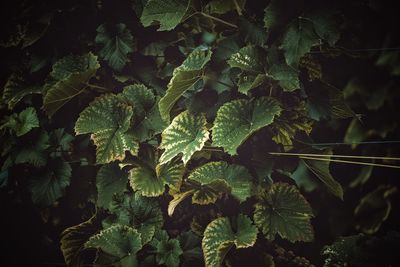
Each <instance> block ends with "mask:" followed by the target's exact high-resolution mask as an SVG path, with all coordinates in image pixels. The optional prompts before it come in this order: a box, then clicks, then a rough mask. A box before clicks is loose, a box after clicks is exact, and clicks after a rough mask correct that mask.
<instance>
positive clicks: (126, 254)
mask: <svg viewBox="0 0 400 267" xmlns="http://www.w3.org/2000/svg"><path fill="white" fill-rule="evenodd" d="M85 248H96V249H100V250H101V251H102V252H104V253H106V254H108V255H111V256H113V257H115V258H116V259H117V260H118V262H119V263H120V264H121V265H120V266H121V267H124V266H126V267H127V266H138V263H137V258H136V253H137V252H138V251H139V250H141V249H142V240H141V235H140V233H139V232H138V231H137V230H136V229H134V228H132V227H129V226H126V225H113V226H111V227H109V228H107V229H104V230H102V231H101V232H100V233H98V234H96V235H94V236H92V237H91V238H90V239H89V240H88V241H87V242H86V243H85Z"/></svg>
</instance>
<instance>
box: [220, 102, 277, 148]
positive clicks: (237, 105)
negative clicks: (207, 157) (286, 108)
mask: <svg viewBox="0 0 400 267" xmlns="http://www.w3.org/2000/svg"><path fill="white" fill-rule="evenodd" d="M280 112H281V108H280V105H279V102H278V101H277V100H275V99H274V98H270V97H260V98H257V99H252V100H246V99H239V100H233V101H231V102H228V103H225V104H224V105H223V106H222V107H221V108H220V109H219V110H218V113H217V116H216V118H215V121H214V126H213V128H212V139H213V145H215V146H221V147H223V148H224V150H225V151H226V152H227V153H229V154H230V155H235V154H236V153H237V151H236V150H237V148H238V147H239V146H240V145H241V144H242V143H243V142H244V141H246V139H247V138H249V137H250V136H251V135H252V134H253V133H254V132H256V131H257V130H259V129H261V128H263V127H265V126H267V125H269V124H271V123H272V122H273V121H274V118H275V116H279V114H280Z"/></svg>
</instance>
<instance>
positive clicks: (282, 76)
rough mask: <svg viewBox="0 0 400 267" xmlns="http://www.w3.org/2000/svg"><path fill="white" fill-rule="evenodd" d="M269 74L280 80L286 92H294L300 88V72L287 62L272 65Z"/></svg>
mask: <svg viewBox="0 0 400 267" xmlns="http://www.w3.org/2000/svg"><path fill="white" fill-rule="evenodd" d="M269 76H270V77H271V78H272V79H274V80H277V81H279V85H280V86H281V87H282V89H283V91H285V92H293V91H294V90H296V89H299V88H300V80H299V73H298V72H297V70H296V69H294V68H293V67H290V66H288V65H286V64H274V65H272V66H271V68H270V69H269Z"/></svg>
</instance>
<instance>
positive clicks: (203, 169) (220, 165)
mask: <svg viewBox="0 0 400 267" xmlns="http://www.w3.org/2000/svg"><path fill="white" fill-rule="evenodd" d="M188 180H193V181H196V182H198V183H200V184H201V185H202V187H203V186H212V184H213V183H215V182H217V181H218V182H221V183H223V184H224V185H225V187H226V192H229V193H230V194H232V196H234V197H235V198H237V199H238V200H239V201H240V202H243V201H245V200H246V199H247V198H248V197H250V196H251V189H252V177H251V175H250V173H249V171H248V170H247V169H246V168H245V167H243V166H240V165H236V164H228V163H226V162H223V161H220V162H209V163H206V164H204V165H202V166H200V167H198V168H196V169H195V170H193V171H192V172H191V173H190V175H189V177H188Z"/></svg>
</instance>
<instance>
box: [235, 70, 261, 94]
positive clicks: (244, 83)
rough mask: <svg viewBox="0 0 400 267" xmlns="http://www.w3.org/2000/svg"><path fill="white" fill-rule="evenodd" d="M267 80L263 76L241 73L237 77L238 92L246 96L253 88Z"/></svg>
mask: <svg viewBox="0 0 400 267" xmlns="http://www.w3.org/2000/svg"><path fill="white" fill-rule="evenodd" d="M266 80H267V76H266V75H265V74H257V75H252V74H246V73H242V74H241V75H240V76H239V82H238V91H239V92H240V93H242V94H246V95H247V93H248V92H249V91H250V90H251V89H253V88H256V87H258V86H260V85H262V84H263V83H264V82H265V81H266Z"/></svg>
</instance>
